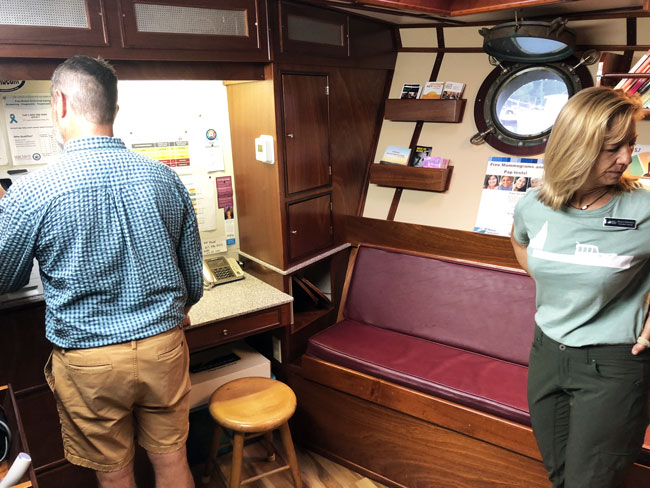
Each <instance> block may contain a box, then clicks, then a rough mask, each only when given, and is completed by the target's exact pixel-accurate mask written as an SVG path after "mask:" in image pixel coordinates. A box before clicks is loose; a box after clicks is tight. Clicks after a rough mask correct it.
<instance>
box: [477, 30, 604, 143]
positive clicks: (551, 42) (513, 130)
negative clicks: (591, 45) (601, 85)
mask: <svg viewBox="0 0 650 488" xmlns="http://www.w3.org/2000/svg"><path fill="white" fill-rule="evenodd" d="M565 24H566V21H563V20H561V19H556V20H555V21H553V22H552V23H543V22H528V23H527V22H515V23H510V24H503V25H500V26H496V27H493V28H492V29H482V30H481V31H480V33H481V35H483V36H484V38H485V41H484V44H483V49H484V51H485V52H486V53H488V54H490V63H491V64H493V65H494V66H496V68H495V69H494V70H493V71H492V72H491V73H490V74H489V75H488V76H487V78H486V79H485V81H484V82H483V84H482V85H481V87H480V88H479V91H478V94H477V97H476V102H475V105H474V120H475V121H476V126H477V128H478V130H479V132H478V133H477V134H476V135H475V136H474V137H472V139H471V142H472V144H481V143H483V142H486V143H488V144H489V145H491V146H492V147H494V148H495V149H498V150H499V151H502V152H504V153H506V154H513V155H517V156H530V155H534V154H540V153H542V152H544V149H545V147H546V141H547V140H548V136H549V134H550V132H551V129H552V127H553V124H554V123H555V119H556V118H557V116H558V114H559V112H560V110H561V109H562V107H563V106H564V104H565V103H566V102H567V100H568V99H569V98H570V97H571V96H573V94H575V93H576V92H578V91H580V90H582V89H583V88H586V87H589V86H593V80H592V78H591V74H590V73H589V70H588V69H587V68H586V67H585V66H584V65H585V64H592V63H593V62H596V61H597V60H598V55H597V53H595V52H593V53H591V52H590V53H589V55H588V56H586V57H585V56H583V59H582V60H580V61H579V60H577V59H576V58H574V57H572V56H571V55H570V53H571V51H572V50H573V42H574V40H575V35H574V34H573V33H572V32H571V31H570V30H568V29H565V27H564V25H565ZM586 54H587V53H586Z"/></svg>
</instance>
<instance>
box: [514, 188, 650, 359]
mask: <svg viewBox="0 0 650 488" xmlns="http://www.w3.org/2000/svg"><path fill="white" fill-rule="evenodd" d="M606 218H614V219H626V221H623V222H621V221H619V222H617V223H616V224H617V225H618V226H606V225H605V221H606ZM631 221H633V222H634V223H636V229H631V228H629V227H623V225H631V224H632V222H631ZM610 222H611V221H610ZM513 236H514V238H515V239H516V240H517V242H519V243H520V244H522V245H525V246H527V253H528V269H529V270H530V274H531V276H532V277H533V279H534V280H535V283H536V285H537V313H536V314H535V321H536V322H537V325H538V326H539V327H540V328H541V329H542V331H543V332H544V333H545V334H546V335H548V336H549V337H550V338H552V339H554V340H556V341H558V342H561V343H563V344H566V345H568V346H574V347H580V346H588V345H594V344H633V343H634V342H636V338H637V337H638V336H639V334H640V333H641V330H642V329H643V323H644V320H645V316H646V313H647V310H648V305H647V295H648V291H650V259H649V258H650V191H648V190H646V189H643V188H642V189H637V190H633V191H630V192H623V193H619V194H617V195H615V196H614V197H613V198H612V200H611V201H610V202H608V203H607V205H605V206H604V207H601V208H598V209H596V210H577V209H572V208H568V207H563V208H561V209H560V210H557V211H554V210H552V209H551V208H550V207H547V206H546V205H543V204H542V203H541V202H540V201H539V200H538V199H537V190H533V191H529V192H528V193H527V194H526V195H525V196H524V198H522V199H521V200H520V201H519V203H518V204H517V206H516V207H515V215H514V230H513Z"/></svg>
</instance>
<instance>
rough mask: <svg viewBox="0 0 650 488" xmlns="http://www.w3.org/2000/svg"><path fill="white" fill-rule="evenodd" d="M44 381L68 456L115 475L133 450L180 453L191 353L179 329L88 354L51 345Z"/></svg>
mask: <svg viewBox="0 0 650 488" xmlns="http://www.w3.org/2000/svg"><path fill="white" fill-rule="evenodd" d="M45 377H46V379H47V382H48V384H49V385H50V389H51V390H52V392H53V393H54V397H55V399H56V404H57V409H58V411H59V417H60V419H61V434H62V437H63V448H64V451H65V457H66V458H67V459H68V461H70V462H71V463H73V464H77V465H79V466H84V467H87V468H91V469H94V470H97V471H117V470H119V469H121V468H123V467H124V466H126V465H127V464H128V463H129V462H130V461H131V460H132V459H133V455H134V452H135V446H134V437H135V438H137V440H138V444H140V445H141V446H142V447H144V448H145V449H146V450H147V451H150V452H153V453H157V454H165V453H169V452H174V451H177V450H178V449H181V448H182V447H183V445H184V444H185V441H186V439H187V434H188V432H189V391H190V377H189V352H188V349H187V343H186V342H185V336H184V334H183V331H182V330H181V329H180V328H178V327H176V328H174V329H172V330H170V331H167V332H164V333H162V334H158V335H156V336H153V337H148V338H145V339H140V340H137V341H131V342H125V343H123V344H114V345H110V346H103V347H96V348H91V349H61V348H59V347H56V346H55V347H54V350H53V351H52V354H51V355H50V359H49V360H48V362H47V364H46V365H45Z"/></svg>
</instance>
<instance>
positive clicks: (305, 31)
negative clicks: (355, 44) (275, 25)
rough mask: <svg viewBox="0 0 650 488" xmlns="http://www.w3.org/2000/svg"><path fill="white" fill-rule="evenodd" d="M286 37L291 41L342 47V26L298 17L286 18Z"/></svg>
mask: <svg viewBox="0 0 650 488" xmlns="http://www.w3.org/2000/svg"><path fill="white" fill-rule="evenodd" d="M287 35H288V37H289V39H291V40H292V41H304V42H315V43H317V44H330V45H332V46H343V45H344V40H343V26H342V25H341V24H333V23H330V22H323V21H319V20H315V19H310V18H308V17H301V16H299V15H288V16H287Z"/></svg>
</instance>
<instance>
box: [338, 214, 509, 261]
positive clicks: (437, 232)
mask: <svg viewBox="0 0 650 488" xmlns="http://www.w3.org/2000/svg"><path fill="white" fill-rule="evenodd" d="M344 227H345V228H344V238H345V239H346V240H347V241H348V242H350V243H351V244H352V245H356V244H359V243H366V244H375V245H378V246H384V247H391V248H395V249H405V250H409V251H415V252H420V253H424V254H435V255H442V256H449V257H452V258H456V259H463V260H469V261H478V262H482V263H488V264H494V265H497V266H505V267H508V268H520V266H519V263H517V260H516V259H515V253H514V251H513V250H512V245H511V244H510V239H508V238H507V237H500V236H488V235H483V234H477V233H475V232H466V231H462V230H454V229H443V228H441V227H429V226H426V225H418V224H408V223H404V222H393V221H387V220H378V219H369V218H365V217H346V218H345V219H344Z"/></svg>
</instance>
